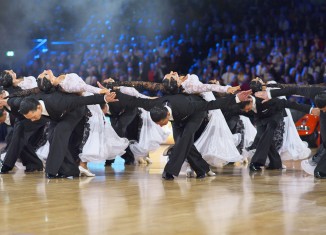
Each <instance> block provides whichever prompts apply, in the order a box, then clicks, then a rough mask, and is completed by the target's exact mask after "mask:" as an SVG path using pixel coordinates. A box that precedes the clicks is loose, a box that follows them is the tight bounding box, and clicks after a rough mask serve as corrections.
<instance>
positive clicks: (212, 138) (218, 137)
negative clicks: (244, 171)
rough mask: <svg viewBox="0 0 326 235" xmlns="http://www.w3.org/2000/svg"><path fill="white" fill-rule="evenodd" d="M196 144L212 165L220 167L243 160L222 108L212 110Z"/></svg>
mask: <svg viewBox="0 0 326 235" xmlns="http://www.w3.org/2000/svg"><path fill="white" fill-rule="evenodd" d="M195 146H196V148H197V149H198V151H199V152H200V153H201V154H202V156H203V158H204V159H205V160H206V161H207V163H208V164H210V165H212V166H217V167H220V166H223V165H225V164H227V163H229V162H239V161H242V156H241V155H240V153H239V151H238V150H237V148H236V145H235V143H234V138H233V135H232V133H231V131H230V129H229V127H228V125H227V123H226V121H225V118H224V116H223V114H222V112H221V110H212V111H210V120H209V122H208V124H207V126H206V128H205V130H204V132H203V133H202V134H201V136H200V137H199V138H198V140H197V141H196V142H195Z"/></svg>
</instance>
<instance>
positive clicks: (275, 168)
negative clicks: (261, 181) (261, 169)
mask: <svg viewBox="0 0 326 235" xmlns="http://www.w3.org/2000/svg"><path fill="white" fill-rule="evenodd" d="M265 169H266V170H283V168H282V167H272V166H267V167H265Z"/></svg>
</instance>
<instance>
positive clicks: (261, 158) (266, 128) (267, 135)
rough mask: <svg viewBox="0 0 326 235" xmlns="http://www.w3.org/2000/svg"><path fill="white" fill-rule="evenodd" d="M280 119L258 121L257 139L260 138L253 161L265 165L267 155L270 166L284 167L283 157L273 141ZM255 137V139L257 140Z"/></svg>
mask: <svg viewBox="0 0 326 235" xmlns="http://www.w3.org/2000/svg"><path fill="white" fill-rule="evenodd" d="M279 121H281V120H280V119H270V120H269V121H268V122H266V123H263V124H262V123H261V124H258V123H257V135H256V137H257V139H259V141H258V144H257V148H256V152H255V154H254V156H253V157H252V159H251V162H252V163H255V164H258V165H260V166H264V165H265V163H266V159H267V157H268V158H269V160H270V163H269V167H272V168H282V161H281V157H280V155H279V153H278V151H277V149H276V147H275V145H274V143H273V136H274V132H275V129H276V127H277V125H278V122H279ZM257 139H256V138H255V140H257Z"/></svg>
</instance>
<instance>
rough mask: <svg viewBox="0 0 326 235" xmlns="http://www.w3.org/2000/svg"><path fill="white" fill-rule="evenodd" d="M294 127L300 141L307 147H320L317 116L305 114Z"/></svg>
mask: <svg viewBox="0 0 326 235" xmlns="http://www.w3.org/2000/svg"><path fill="white" fill-rule="evenodd" d="M295 126H296V128H297V130H298V133H299V135H300V137H301V139H302V140H303V141H307V142H308V144H309V147H318V146H319V145H320V141H321V139H320V123H319V116H315V115H312V114H306V115H304V116H303V117H302V118H300V119H299V120H298V121H297V122H296V123H295Z"/></svg>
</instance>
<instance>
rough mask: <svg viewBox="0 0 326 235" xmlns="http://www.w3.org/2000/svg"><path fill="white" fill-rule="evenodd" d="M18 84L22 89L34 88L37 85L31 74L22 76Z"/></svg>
mask: <svg viewBox="0 0 326 235" xmlns="http://www.w3.org/2000/svg"><path fill="white" fill-rule="evenodd" d="M18 86H19V87H20V88H21V89H23V90H27V89H32V88H35V87H37V83H36V79H35V77H33V76H28V77H24V79H23V81H21V82H20V83H18Z"/></svg>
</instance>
